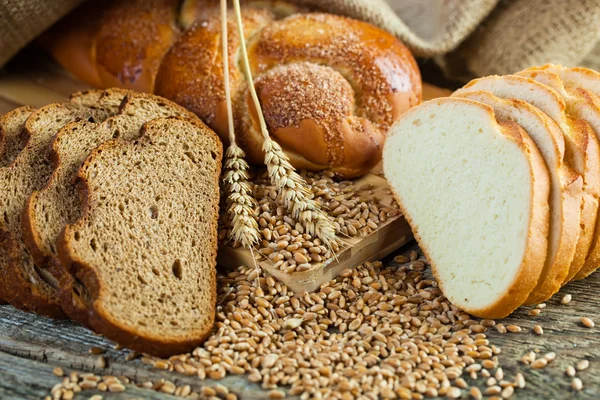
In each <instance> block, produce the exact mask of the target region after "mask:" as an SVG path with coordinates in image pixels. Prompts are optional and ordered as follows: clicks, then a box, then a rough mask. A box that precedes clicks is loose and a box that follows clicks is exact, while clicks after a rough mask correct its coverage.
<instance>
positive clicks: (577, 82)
mask: <svg viewBox="0 0 600 400" xmlns="http://www.w3.org/2000/svg"><path fill="white" fill-rule="evenodd" d="M529 70H544V71H548V72H552V73H555V74H557V75H558V76H560V79H562V81H563V82H564V84H565V86H566V87H567V88H571V87H572V88H582V89H585V90H587V91H588V92H590V93H593V94H594V95H596V96H598V97H600V73H598V72H596V71H594V70H591V69H588V68H583V67H572V68H568V67H564V66H562V65H557V64H546V65H542V66H541V67H533V68H529Z"/></svg>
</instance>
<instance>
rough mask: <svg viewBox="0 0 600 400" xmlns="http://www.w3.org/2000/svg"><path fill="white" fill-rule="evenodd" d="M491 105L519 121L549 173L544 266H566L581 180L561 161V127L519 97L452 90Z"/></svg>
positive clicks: (503, 118)
mask: <svg viewBox="0 0 600 400" xmlns="http://www.w3.org/2000/svg"><path fill="white" fill-rule="evenodd" d="M454 96H459V97H461V98H468V99H471V100H475V101H479V102H481V103H485V104H487V105H489V106H491V107H492V108H493V109H494V113H495V114H496V119H498V120H499V121H512V122H514V123H516V124H518V125H520V126H521V127H522V128H523V129H524V130H525V131H526V132H527V133H528V134H529V136H530V137H531V138H532V139H533V141H534V142H535V144H536V146H537V148H538V149H539V150H540V153H541V154H542V157H543V158H544V161H545V163H546V167H547V168H548V173H549V175H550V198H549V205H550V229H549V235H548V255H547V257H546V261H545V264H544V269H545V270H559V269H567V268H569V265H570V264H571V260H573V257H574V255H575V250H576V246H577V243H578V236H579V235H578V233H579V221H580V219H581V209H580V206H581V199H582V192H583V181H582V178H581V176H579V175H578V174H577V173H575V172H574V171H573V170H572V169H570V168H569V167H567V166H566V165H565V163H564V140H563V134H562V131H561V129H560V128H559V127H558V125H556V123H555V122H554V121H553V120H552V119H551V118H550V117H548V116H547V115H546V114H544V113H543V112H541V111H540V110H539V109H538V108H537V107H534V106H532V105H531V104H529V103H526V102H524V101H521V100H514V99H509V100H504V99H500V98H498V97H496V96H494V95H493V94H491V93H490V92H486V91H473V92H467V93H462V94H455V95H454Z"/></svg>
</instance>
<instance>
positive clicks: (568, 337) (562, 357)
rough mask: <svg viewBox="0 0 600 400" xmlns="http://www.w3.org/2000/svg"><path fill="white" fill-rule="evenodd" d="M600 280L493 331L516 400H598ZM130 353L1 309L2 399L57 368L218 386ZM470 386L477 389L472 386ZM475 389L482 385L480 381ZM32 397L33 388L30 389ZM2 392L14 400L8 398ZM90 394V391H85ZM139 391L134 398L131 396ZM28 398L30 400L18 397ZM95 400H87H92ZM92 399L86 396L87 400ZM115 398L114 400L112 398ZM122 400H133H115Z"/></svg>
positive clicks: (235, 380) (76, 330)
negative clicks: (577, 384)
mask: <svg viewBox="0 0 600 400" xmlns="http://www.w3.org/2000/svg"><path fill="white" fill-rule="evenodd" d="M599 285H600V273H599V272H596V273H594V274H592V275H591V276H590V277H589V278H588V279H586V280H584V281H577V282H571V283H569V284H568V285H566V286H565V287H564V288H563V290H561V293H560V294H558V295H556V296H555V297H554V298H553V299H552V300H551V301H549V302H547V307H546V308H544V309H543V310H542V313H541V314H540V315H538V316H536V317H533V316H529V315H528V312H529V310H530V309H531V308H522V309H519V310H517V312H515V313H514V314H513V315H512V316H511V317H509V318H506V319H504V320H498V321H497V322H498V323H503V324H505V325H509V324H515V325H519V326H521V327H522V328H523V331H522V332H521V333H505V334H500V333H498V332H497V331H496V330H495V329H493V328H492V329H490V330H489V331H488V332H487V333H486V334H487V335H488V338H489V341H490V344H493V345H496V346H498V347H500V348H501V349H502V353H501V354H500V356H499V358H500V365H501V366H502V368H503V369H504V372H505V376H507V377H508V378H509V379H510V378H512V377H513V376H514V375H515V374H516V373H517V372H519V371H520V372H522V373H523V375H524V376H525V379H526V381H527V387H526V389H524V390H522V391H517V397H516V398H518V399H521V398H523V399H557V400H560V399H570V398H573V399H597V398H600V397H599V396H600V374H598V370H599V369H600V346H599V345H598V344H599V341H600V328H599V327H598V326H596V328H593V329H589V328H585V327H583V326H582V325H581V324H580V323H579V319H580V317H581V316H590V317H591V318H593V319H595V320H596V322H597V323H598V322H600V312H599V311H598V310H599V309H600V299H599V297H598V295H597V288H598V287H599ZM565 293H571V294H572V295H573V300H572V301H571V303H569V304H568V305H561V304H560V299H561V298H562V295H563V294H565ZM535 324H539V325H541V326H542V327H543V329H544V334H543V335H542V336H537V335H535V334H534V333H533V332H532V328H533V326H534V325H535ZM92 346H97V347H101V348H103V349H106V350H107V351H106V353H105V354H104V356H105V357H106V358H107V360H108V366H107V368H106V369H102V370H99V369H98V368H97V367H96V364H95V361H96V358H97V356H94V355H91V354H89V353H88V350H89V349H90V348H91V347H92ZM536 350H537V351H539V354H540V356H541V355H543V354H545V353H547V352H550V351H554V352H556V354H557V359H556V360H555V361H553V362H552V363H550V364H549V365H548V366H547V367H546V368H545V369H543V370H532V369H531V368H530V367H529V366H526V365H523V364H521V363H520V362H519V359H520V358H521V357H522V356H523V355H525V354H526V353H528V352H529V351H536ZM127 354H128V351H127V350H114V349H113V345H112V343H111V342H109V341H108V340H106V339H104V338H102V337H100V336H97V335H95V334H94V333H92V332H90V331H89V330H87V329H85V328H83V327H81V326H78V325H75V324H73V323H71V322H57V321H52V320H49V319H46V318H41V317H37V316H35V315H32V314H27V313H24V312H21V311H18V310H15V309H14V308H12V307H11V306H0V376H6V377H9V378H8V379H4V380H2V379H0V398H17V399H19V398H34V397H26V395H27V394H34V393H35V394H36V396H37V394H38V393H43V389H44V388H45V390H46V391H49V390H50V388H51V387H52V386H53V385H54V384H56V383H57V382H58V378H56V377H54V376H51V375H52V368H53V367H54V366H60V367H62V368H63V369H65V370H69V371H70V370H77V371H85V372H94V373H97V374H101V375H102V374H103V375H125V376H128V377H130V378H131V379H134V380H136V381H138V382H143V381H145V380H157V379H161V378H164V379H169V380H171V381H173V382H174V383H176V384H177V385H185V384H189V385H190V386H192V388H194V389H195V390H199V389H200V388H201V387H202V385H214V384H215V383H216V382H215V381H210V380H205V381H200V380H198V379H197V378H196V377H186V376H182V375H180V374H177V373H172V372H167V371H162V370H158V369H154V368H151V367H149V366H147V365H145V364H143V363H142V362H141V361H140V360H134V361H126V360H125V356H126V355H127ZM582 359H587V360H589V362H590V368H589V369H587V370H585V371H581V372H578V373H577V376H578V377H579V378H581V380H582V381H583V384H584V390H583V391H582V392H581V393H578V394H575V393H573V392H572V391H571V390H570V389H569V387H570V378H568V377H566V376H565V375H564V371H565V369H566V367H567V366H568V365H575V364H576V363H577V362H578V361H580V360H582ZM466 380H467V382H469V383H472V382H471V381H470V380H469V379H466ZM219 383H220V384H223V385H225V386H227V387H228V388H229V389H230V390H231V391H233V392H235V393H236V394H238V395H239V396H240V398H242V399H261V398H266V393H265V392H264V391H262V390H261V389H260V387H259V386H257V385H255V384H251V383H249V382H247V381H246V380H245V378H244V377H235V376H233V377H227V378H226V379H224V380H223V381H220V382H219ZM476 384H477V385H478V386H480V387H482V386H483V384H482V381H481V380H479V381H478V382H476ZM23 385H25V386H30V387H31V390H36V392H27V391H24V390H25V389H23V388H20V387H19V386H23ZM27 390H29V389H27ZM4 393H7V394H11V396H12V395H13V394H14V396H16V397H2V395H3V394H4ZM88 393H89V395H91V394H92V392H86V394H88ZM133 393H134V391H132V392H131V394H133ZM152 395H153V396H155V397H150V395H144V396H142V398H151V399H154V398H156V399H169V398H172V397H170V396H166V395H162V394H156V393H153V394H152ZM18 396H25V397H18ZM88 397H89V396H88ZM81 398H87V397H81ZM110 398H113V397H110ZM114 398H116V399H121V398H123V399H124V398H128V397H114Z"/></svg>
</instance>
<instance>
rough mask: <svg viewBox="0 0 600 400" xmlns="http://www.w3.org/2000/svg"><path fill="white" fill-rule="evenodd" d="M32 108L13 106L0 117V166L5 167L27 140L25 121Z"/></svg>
mask: <svg viewBox="0 0 600 400" xmlns="http://www.w3.org/2000/svg"><path fill="white" fill-rule="evenodd" d="M33 110H34V108H33V107H29V106H24V107H19V108H15V109H14V110H12V111H9V112H8V113H6V114H4V115H3V116H2V117H0V167H6V166H7V165H9V164H10V163H11V162H13V160H14V159H15V158H16V157H17V154H19V153H20V152H21V150H23V147H25V143H26V142H27V133H26V131H25V121H26V120H27V118H29V116H30V115H31V113H32V112H33Z"/></svg>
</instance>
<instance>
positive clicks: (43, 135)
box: [0, 91, 118, 318]
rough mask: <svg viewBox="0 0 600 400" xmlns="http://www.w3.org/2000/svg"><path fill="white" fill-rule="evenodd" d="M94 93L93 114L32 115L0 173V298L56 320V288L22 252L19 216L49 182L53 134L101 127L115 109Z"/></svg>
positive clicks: (56, 108)
mask: <svg viewBox="0 0 600 400" xmlns="http://www.w3.org/2000/svg"><path fill="white" fill-rule="evenodd" d="M98 92H100V93H101V94H100V96H99V99H100V100H99V103H98V105H99V107H96V108H93V109H92V108H87V107H82V106H79V105H77V104H74V103H65V104H62V103H55V104H50V105H48V106H46V107H42V108H40V109H39V110H37V111H35V112H33V113H32V114H31V115H30V117H29V118H27V121H26V122H25V129H26V131H27V134H28V136H29V137H28V141H27V144H26V146H25V147H24V149H23V150H22V151H21V153H20V154H19V155H18V156H17V158H16V159H15V160H14V162H13V163H12V164H11V165H10V166H8V167H4V168H0V187H3V188H4V190H2V191H0V212H1V216H2V218H0V228H1V229H3V230H4V233H3V235H4V239H3V240H2V242H1V244H2V246H3V247H2V251H4V252H5V253H6V254H8V264H6V265H0V269H1V270H3V274H2V277H3V279H1V280H0V293H1V296H2V297H4V298H6V300H8V301H9V302H10V303H11V304H13V305H14V306H15V307H18V308H21V309H24V310H28V311H34V312H37V313H39V314H43V315H47V316H50V317H55V318H60V317H63V316H64V314H63V312H62V308H61V307H60V303H59V301H58V297H57V295H56V287H57V282H56V281H55V280H54V279H52V277H51V276H50V274H48V273H46V272H44V271H41V270H40V269H37V268H36V267H35V265H34V263H33V260H32V258H31V255H30V254H29V252H28V251H27V250H26V248H25V246H24V243H23V240H22V233H21V232H22V229H21V212H22V209H23V207H24V205H25V202H26V200H27V198H28V197H29V196H30V195H31V193H32V192H33V191H35V190H39V189H41V188H43V187H44V186H45V185H46V183H47V182H48V179H49V178H50V176H51V173H52V167H51V160H50V159H51V157H50V150H49V145H50V143H51V142H52V139H53V138H54V136H55V135H56V132H57V131H58V130H59V129H61V128H62V127H63V126H64V125H66V124H68V123H70V122H73V121H77V120H82V119H91V120H98V121H101V120H103V119H104V118H106V117H107V116H109V115H111V113H113V112H114V111H116V109H117V108H118V107H117V108H115V106H114V103H115V96H113V95H112V94H110V93H109V92H103V91H98ZM92 94H93V92H92ZM92 94H89V95H90V96H91V95H92ZM105 95H106V96H105ZM102 104H105V106H104V107H102Z"/></svg>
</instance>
